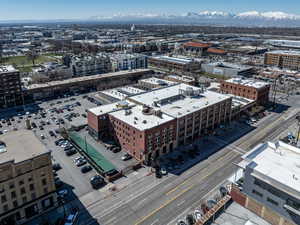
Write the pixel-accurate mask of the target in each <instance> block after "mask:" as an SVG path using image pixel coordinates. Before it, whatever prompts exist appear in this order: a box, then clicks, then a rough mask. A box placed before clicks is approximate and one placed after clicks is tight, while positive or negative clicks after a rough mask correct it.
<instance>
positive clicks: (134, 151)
mask: <svg viewBox="0 0 300 225" xmlns="http://www.w3.org/2000/svg"><path fill="white" fill-rule="evenodd" d="M109 123H110V128H109V133H110V135H112V136H113V137H114V139H115V141H116V142H118V144H119V145H120V146H121V148H122V149H123V150H124V151H126V152H128V153H129V154H130V155H132V156H133V157H134V158H136V159H137V160H147V159H149V158H152V157H158V156H159V155H161V154H164V153H167V152H169V151H170V150H171V149H172V148H174V147H175V143H176V120H172V121H170V122H167V123H164V124H161V125H159V126H157V127H154V128H151V129H148V130H143V131H141V130H138V129H136V128H135V127H132V126H131V125H129V124H127V123H126V122H124V121H121V120H119V119H117V118H115V117H113V116H112V115H109Z"/></svg>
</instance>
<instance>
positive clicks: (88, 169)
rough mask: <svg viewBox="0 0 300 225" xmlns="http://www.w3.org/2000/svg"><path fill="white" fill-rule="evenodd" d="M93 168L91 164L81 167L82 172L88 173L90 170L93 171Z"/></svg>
mask: <svg viewBox="0 0 300 225" xmlns="http://www.w3.org/2000/svg"><path fill="white" fill-rule="evenodd" d="M92 169H93V168H92V167H91V166H90V165H86V166H84V167H81V169H80V170H81V173H87V172H89V171H91V170H92Z"/></svg>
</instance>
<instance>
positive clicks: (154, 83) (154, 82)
mask: <svg viewBox="0 0 300 225" xmlns="http://www.w3.org/2000/svg"><path fill="white" fill-rule="evenodd" d="M175 84H178V82H175V81H169V80H165V79H160V78H157V77H149V78H146V79H142V80H139V81H138V86H139V87H140V88H141V89H144V90H152V89H156V88H162V87H167V86H171V85H175Z"/></svg>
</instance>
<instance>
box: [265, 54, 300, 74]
mask: <svg viewBox="0 0 300 225" xmlns="http://www.w3.org/2000/svg"><path fill="white" fill-rule="evenodd" d="M264 63H265V64H266V65H271V66H277V67H279V68H287V69H292V70H299V69H300V51H289V50H286V51H281V50H277V51H270V52H266V53H265V59H264Z"/></svg>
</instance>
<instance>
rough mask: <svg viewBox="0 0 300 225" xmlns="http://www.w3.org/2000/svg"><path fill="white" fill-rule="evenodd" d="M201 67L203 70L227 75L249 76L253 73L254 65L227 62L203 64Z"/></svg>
mask: <svg viewBox="0 0 300 225" xmlns="http://www.w3.org/2000/svg"><path fill="white" fill-rule="evenodd" d="M201 69H202V71H203V72H206V73H210V74H216V75H220V76H225V77H237V76H243V77H249V76H251V75H252V73H253V67H251V66H244V65H237V64H233V63H226V62H214V63H208V64H202V65H201Z"/></svg>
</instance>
